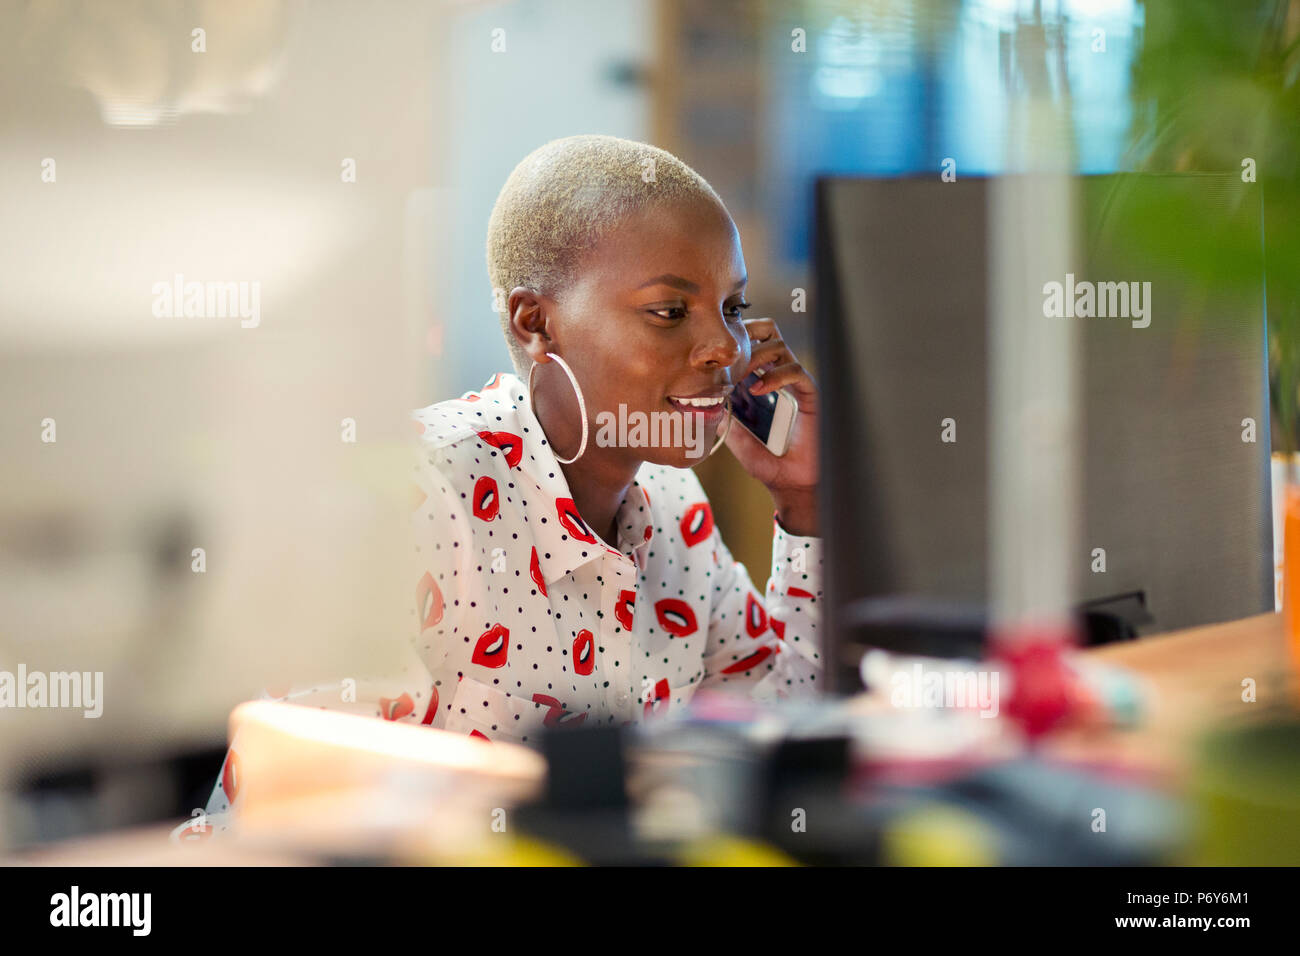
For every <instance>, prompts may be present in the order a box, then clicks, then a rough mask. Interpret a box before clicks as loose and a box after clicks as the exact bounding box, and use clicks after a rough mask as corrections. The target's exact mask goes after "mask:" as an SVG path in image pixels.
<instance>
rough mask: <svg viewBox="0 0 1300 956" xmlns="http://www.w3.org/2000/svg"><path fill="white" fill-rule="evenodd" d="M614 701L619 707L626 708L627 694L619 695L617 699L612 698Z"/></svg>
mask: <svg viewBox="0 0 1300 956" xmlns="http://www.w3.org/2000/svg"><path fill="white" fill-rule="evenodd" d="M614 700H615V702H616V703H617V704H618V706H620V707H626V706H627V694H619V695H618V696H617V697H615V698H614Z"/></svg>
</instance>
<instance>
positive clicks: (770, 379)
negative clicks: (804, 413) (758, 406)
mask: <svg viewBox="0 0 1300 956" xmlns="http://www.w3.org/2000/svg"><path fill="white" fill-rule="evenodd" d="M781 388H790V389H791V390H792V391H793V392H794V393H795V395H796V396H797V397H798V398H799V405H800V407H801V408H804V405H805V402H807V401H812V400H815V399H816V397H817V384H816V383H815V382H814V381H813V379H812V376H811V375H809V374H808V370H807V369H805V368H804V367H803V366H802V365H800V364H799V363H798V362H787V363H786V364H784V365H778V366H777V367H776V368H773V369H771V370H769V371H768V372H766V373H765V374H764V375H763V380H762V381H761V382H758V383H757V384H756V385H755V386H754V387H753V388H752V389H750V394H751V395H765V394H767V393H768V392H775V391H776V390H777V389H781ZM805 410H806V409H805Z"/></svg>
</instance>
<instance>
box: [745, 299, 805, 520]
mask: <svg viewBox="0 0 1300 956" xmlns="http://www.w3.org/2000/svg"><path fill="white" fill-rule="evenodd" d="M745 327H746V330H747V331H748V332H749V337H750V339H751V341H752V342H753V351H752V354H751V356H750V361H749V366H748V368H746V369H745V372H744V375H741V376H740V378H744V377H745V376H747V375H749V374H750V373H751V372H753V371H754V370H755V369H762V370H763V379H762V381H760V382H759V383H757V384H756V385H755V386H754V388H752V389H751V390H750V392H751V394H753V395H767V394H769V393H771V392H775V391H777V390H778V389H786V390H787V391H788V392H789V393H790V394H791V395H793V396H794V399H795V402H796V403H797V404H798V406H799V413H798V414H797V415H796V416H795V421H794V431H793V433H792V434H791V436H790V443H789V445H788V446H787V448H786V452H785V454H784V455H782V456H780V457H777V456H776V455H773V454H772V453H771V452H770V451H768V450H767V448H766V447H765V446H764V445H763V443H762V442H760V441H759V440H758V439H757V438H755V437H754V436H753V435H751V434H750V433H749V431H748V429H746V428H745V427H744V426H743V425H741V424H740V423H739V422H732V423H731V431H730V433H729V434H728V435H727V447H728V448H730V449H731V452H732V454H734V455H735V456H736V458H737V459H739V461H740V463H741V465H743V466H744V468H745V470H746V471H747V472H749V473H750V474H751V475H753V476H754V477H755V478H757V479H758V480H759V481H761V482H762V483H763V484H764V485H765V486H766V487H767V490H768V491H769V492H771V494H772V500H773V501H774V502H775V503H776V513H777V517H778V519H779V520H780V522H781V526H782V527H783V528H785V530H786V531H788V532H790V533H791V534H797V535H808V536H815V535H817V534H818V522H817V430H818V428H817V411H818V408H817V406H818V401H817V383H816V382H814V381H813V379H812V376H811V375H809V374H808V372H807V370H806V369H805V368H804V367H803V366H802V365H800V364H799V361H798V359H796V358H795V357H794V354H793V353H792V352H791V351H790V349H789V348H788V347H787V346H786V344H785V340H784V339H782V338H781V331H780V329H778V328H777V327H776V322H774V321H773V320H772V319H746V320H745Z"/></svg>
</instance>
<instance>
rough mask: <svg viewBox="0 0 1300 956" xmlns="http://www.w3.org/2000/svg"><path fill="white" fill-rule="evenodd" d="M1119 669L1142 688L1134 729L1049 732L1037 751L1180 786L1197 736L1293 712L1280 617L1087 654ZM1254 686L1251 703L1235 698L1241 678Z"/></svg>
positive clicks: (1292, 675)
mask: <svg viewBox="0 0 1300 956" xmlns="http://www.w3.org/2000/svg"><path fill="white" fill-rule="evenodd" d="M1087 653H1088V655H1089V656H1090V657H1092V658H1094V659H1096V660H1098V661H1105V662H1106V663H1108V664H1114V665H1116V666H1120V667H1124V668H1127V669H1128V670H1130V671H1132V672H1133V673H1134V674H1136V675H1137V676H1138V677H1140V678H1141V679H1142V680H1143V681H1144V682H1145V684H1146V686H1147V689H1148V691H1149V696H1148V699H1147V704H1148V707H1147V711H1146V713H1145V714H1144V716H1143V720H1142V722H1141V724H1140V725H1139V726H1138V727H1135V728H1133V729H1131V730H1107V731H1102V732H1086V731H1071V732H1067V733H1062V734H1057V735H1055V736H1053V737H1052V739H1051V740H1050V741H1049V742H1048V743H1047V744H1046V745H1045V752H1046V753H1048V754H1051V755H1056V756H1060V757H1062V758H1064V759H1072V760H1085V761H1089V760H1097V761H1103V760H1104V761H1106V762H1107V763H1112V764H1117V765H1120V766H1129V767H1133V768H1141V769H1145V770H1150V771H1154V772H1157V773H1161V774H1167V775H1169V776H1170V777H1171V778H1172V782H1175V783H1182V782H1184V781H1185V779H1186V774H1187V771H1188V769H1189V767H1190V764H1191V761H1192V759H1193V758H1194V755H1195V747H1196V743H1197V741H1198V740H1199V739H1200V737H1201V735H1202V734H1204V733H1205V732H1206V731H1208V730H1210V729H1212V728H1214V727H1216V726H1217V727H1225V726H1232V725H1235V724H1237V723H1239V722H1246V721H1250V720H1258V719H1261V718H1263V717H1265V716H1267V715H1269V714H1275V713H1277V712H1278V711H1279V710H1283V709H1286V708H1291V709H1293V710H1294V707H1295V704H1296V702H1297V701H1300V694H1298V693H1297V688H1298V687H1300V681H1297V677H1296V668H1295V666H1294V665H1293V663H1292V661H1291V659H1290V655H1289V652H1288V648H1287V642H1286V635H1285V634H1284V632H1283V626H1282V615H1281V614H1275V613H1270V614H1260V615H1257V616H1255V617H1248V618H1243V619H1242V620H1239V621H1230V622H1228V623H1226V624H1213V625H1210V626H1207V627H1197V628H1192V629H1190V630H1186V631H1176V632H1173V633H1170V634H1162V635H1154V636H1151V637H1144V638H1141V639H1139V640H1136V641H1126V642H1124V643H1122V644H1111V645H1107V646H1105V647H1100V648H1096V649H1094V650H1090V651H1088V652H1087ZM1247 677H1249V678H1253V679H1254V681H1255V695H1256V700H1255V703H1247V702H1245V701H1243V700H1242V693H1243V691H1244V688H1243V687H1242V680H1243V679H1244V678H1247Z"/></svg>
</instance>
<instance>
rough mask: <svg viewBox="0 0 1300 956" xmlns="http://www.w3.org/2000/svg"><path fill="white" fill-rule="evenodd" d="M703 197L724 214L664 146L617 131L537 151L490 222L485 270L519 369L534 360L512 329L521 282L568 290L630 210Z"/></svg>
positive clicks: (519, 169)
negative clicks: (514, 295)
mask: <svg viewBox="0 0 1300 956" xmlns="http://www.w3.org/2000/svg"><path fill="white" fill-rule="evenodd" d="M699 199H705V200H709V201H711V202H714V203H717V205H718V206H719V207H720V208H721V209H722V210H723V211H724V212H726V206H725V205H723V202H722V200H721V199H720V198H718V194H717V193H716V192H714V191H713V187H712V186H710V185H709V184H708V183H707V182H706V181H705V179H704V177H703V176H701V175H700V174H699V173H697V172H696V171H695V170H693V169H691V167H689V166H687V165H686V164H685V163H683V162H682V161H681V160H680V159H678V158H677V157H676V156H674V155H673V154H672V153H670V152H667V151H666V150H662V149H659V148H658V147H656V146H650V145H648V144H646V143H638V142H635V141H633V140H629V139H619V138H618V137H617V136H569V137H566V138H564V139H556V140H552V141H551V142H549V143H547V144H546V145H544V146H540V147H538V148H537V149H535V150H533V151H532V152H531V153H529V154H528V155H527V156H525V157H524V158H523V160H522V161H521V162H520V163H519V165H518V166H516V167H515V168H514V172H512V173H511V174H510V177H509V178H508V179H507V180H506V183H505V185H504V186H503V187H501V193H500V195H498V196H497V201H496V205H494V206H493V207H492V215H491V217H490V218H489V219H488V233H487V267H488V277H489V279H491V281H492V286H493V301H494V302H495V303H496V307H497V311H498V315H499V317H500V319H501V327H502V330H503V331H504V332H505V336H506V344H507V345H508V346H509V348H510V358H511V360H512V361H513V362H514V365H515V369H516V371H518V372H520V373H522V372H523V371H524V370H526V369H527V368H528V367H529V365H530V364H531V360H530V359H529V358H528V355H527V353H525V352H524V350H523V348H522V347H521V346H520V345H519V343H518V341H517V340H516V339H515V337H514V335H512V334H511V332H510V316H509V312H508V309H507V308H506V307H505V303H506V297H507V296H509V294H510V290H511V289H514V288H515V287H516V286H524V287H526V288H531V289H534V290H536V291H537V292H540V293H542V294H545V295H551V296H558V295H560V294H562V293H563V292H564V290H565V288H566V287H567V285H568V283H569V282H570V280H571V279H572V277H573V269H574V267H575V266H576V265H577V263H578V261H579V259H580V258H581V256H582V255H583V254H584V253H586V252H589V251H590V250H591V249H592V248H593V247H594V246H595V245H596V244H597V243H598V242H599V241H600V240H601V238H602V237H603V236H604V235H606V234H607V233H608V232H609V231H610V230H611V229H613V228H614V227H615V226H617V225H618V224H619V223H621V222H622V221H623V220H624V219H625V218H626V217H627V216H628V215H630V214H632V213H635V212H640V211H642V210H644V209H647V208H649V207H651V206H655V205H660V204H668V203H674V202H682V201H689V200H699Z"/></svg>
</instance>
